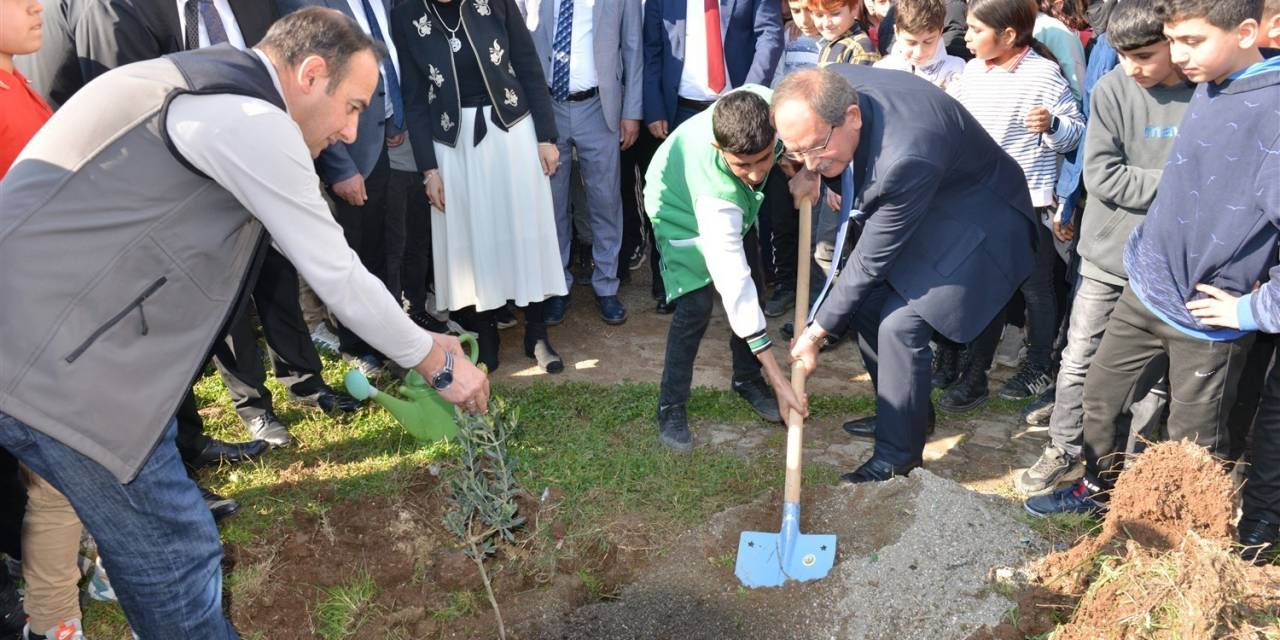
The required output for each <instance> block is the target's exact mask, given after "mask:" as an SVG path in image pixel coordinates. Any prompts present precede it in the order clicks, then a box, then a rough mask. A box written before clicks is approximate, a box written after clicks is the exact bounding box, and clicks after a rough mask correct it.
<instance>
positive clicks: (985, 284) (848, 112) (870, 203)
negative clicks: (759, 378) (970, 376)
mask: <svg viewBox="0 0 1280 640" xmlns="http://www.w3.org/2000/svg"><path fill="white" fill-rule="evenodd" d="M855 87H856V89H855ZM773 112H774V121H775V123H776V125H777V129H778V137H779V138H781V139H782V142H783V144H784V145H786V148H787V156H788V157H789V158H790V159H791V160H793V161H798V162H802V163H803V165H804V169H803V170H801V171H799V172H798V173H797V174H796V177H795V178H793V180H792V192H793V194H795V195H796V196H797V198H800V197H808V198H813V197H816V195H817V192H818V181H819V175H821V176H822V177H823V178H826V179H829V180H831V186H832V187H833V188H835V189H836V190H837V191H839V192H840V194H841V203H842V205H843V206H842V211H841V219H842V220H845V219H848V220H849V221H850V222H853V223H856V224H859V225H861V234H860V237H859V238H858V242H857V245H856V246H855V247H854V249H853V253H852V254H850V255H849V257H848V258H847V259H846V260H845V261H844V262H843V264H841V265H839V267H838V268H836V269H833V276H832V278H831V279H829V280H828V282H827V285H826V287H824V289H823V292H822V294H821V295H820V296H819V298H818V301H817V302H816V303H815V305H814V311H813V313H812V314H811V315H810V323H809V326H808V327H807V328H805V330H804V332H803V333H801V334H800V335H799V336H797V337H796V341H795V346H794V348H793V349H792V352H791V355H792V358H793V359H795V360H800V361H802V362H804V363H805V365H806V368H807V369H808V370H809V372H812V371H813V369H814V368H815V367H816V366H817V361H818V346H819V345H820V344H821V343H822V342H823V341H824V340H825V339H826V336H827V334H828V333H843V332H844V331H845V329H846V327H848V326H849V325H850V323H852V326H853V328H854V330H855V331H857V334H858V342H859V347H860V348H861V350H862V359H863V362H864V363H865V364H866V367H867V371H868V373H870V374H871V381H872V383H873V384H874V385H875V387H876V416H877V421H878V424H877V425H876V430H875V433H876V447H875V452H874V454H872V456H871V459H870V460H868V461H867V462H866V463H864V464H863V465H862V466H861V467H859V468H858V469H857V470H856V471H853V472H852V473H847V474H845V475H844V476H842V479H843V480H845V481H846V482H855V483H856V482H870V481H878V480H887V479H889V478H891V477H893V476H896V475H905V474H907V473H909V472H910V471H911V470H912V469H914V468H916V467H918V466H920V462H921V456H922V453H923V451H924V440H925V430H926V425H927V422H928V419H929V414H930V411H931V409H932V407H931V406H930V399H929V390H930V382H929V378H930V361H931V359H932V353H931V351H930V348H929V339H930V337H931V336H932V334H933V332H934V331H935V330H936V331H938V332H939V333H941V334H942V335H944V336H946V337H947V338H949V339H951V340H955V341H956V342H960V343H965V342H969V341H971V340H973V339H974V338H975V337H977V336H978V334H980V333H982V331H983V330H984V329H985V328H986V327H987V325H988V324H989V323H990V321H991V319H992V318H993V317H995V314H996V312H997V311H998V310H1000V309H1001V308H1003V307H1004V305H1005V303H1007V302H1008V301H1009V298H1010V297H1011V296H1012V295H1013V291H1014V289H1015V288H1017V285H1018V283H1020V282H1022V281H1023V280H1024V279H1025V278H1026V277H1027V276H1028V275H1029V274H1030V273H1031V256H1032V248H1033V242H1034V241H1035V240H1034V239H1035V237H1036V235H1035V226H1034V225H1035V224H1037V221H1036V219H1035V216H1034V213H1033V210H1032V207H1031V199H1030V195H1029V194H1028V193H1027V187H1026V181H1025V180H1024V179H1023V176H1022V171H1021V169H1019V168H1018V165H1017V163H1015V162H1014V160H1013V159H1012V158H1010V157H1009V156H1008V154H1006V153H1005V152H1004V151H1002V150H1001V149H1000V147H999V146H998V145H997V144H996V143H995V141H993V140H992V139H991V137H990V136H989V135H987V133H986V131H984V130H983V128H982V127H981V126H979V125H978V123H977V122H976V121H975V120H974V119H973V117H972V116H970V115H969V113H968V112H967V111H965V110H964V108H963V107H961V106H960V103H958V102H956V101H955V100H952V99H951V98H949V97H947V95H946V94H944V93H943V92H942V91H941V90H939V89H937V88H936V87H934V86H933V85H932V84H930V83H928V82H926V81H924V80H921V79H920V78H917V77H914V76H911V75H909V74H905V73H897V72H893V71H887V70H883V69H873V68H870V67H859V66H854V65H834V66H831V67H827V68H825V69H807V70H804V71H799V72H796V73H794V74H792V75H790V76H788V77H787V78H786V79H784V80H783V81H782V83H781V84H779V85H778V88H777V90H776V91H775V92H774V94H773ZM845 226H846V231H842V232H841V234H840V235H841V238H839V239H838V241H837V242H838V243H839V242H840V241H842V240H843V239H844V238H843V236H845V235H848V233H847V227H848V226H850V225H847V224H846V225H845ZM836 255H840V252H839V251H837V253H836Z"/></svg>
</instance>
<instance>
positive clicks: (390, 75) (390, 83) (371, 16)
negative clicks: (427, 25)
mask: <svg viewBox="0 0 1280 640" xmlns="http://www.w3.org/2000/svg"><path fill="white" fill-rule="evenodd" d="M360 4H361V5H363V6H364V18H365V20H368V21H369V35H371V36H373V39H374V40H377V41H378V42H379V43H382V44H384V45H385V44H386V41H385V40H383V39H382V27H381V26H379V25H378V14H376V13H374V12H373V5H371V4H369V0H360ZM382 75H383V76H385V77H386V81H387V96H388V97H390V98H391V114H390V117H391V125H392V126H393V127H395V129H396V130H397V131H403V130H404V100H403V98H401V97H400V79H399V78H397V77H396V67H395V65H394V64H392V63H391V58H390V57H386V58H383V59H382Z"/></svg>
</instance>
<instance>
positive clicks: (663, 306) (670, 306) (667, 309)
mask: <svg viewBox="0 0 1280 640" xmlns="http://www.w3.org/2000/svg"><path fill="white" fill-rule="evenodd" d="M653 310H654V311H656V312H658V315H660V316H669V315H671V314H673V313H675V312H676V303H675V302H674V301H672V302H667V300H666V298H663V299H661V300H659V301H658V304H657V306H655V307H654V309H653Z"/></svg>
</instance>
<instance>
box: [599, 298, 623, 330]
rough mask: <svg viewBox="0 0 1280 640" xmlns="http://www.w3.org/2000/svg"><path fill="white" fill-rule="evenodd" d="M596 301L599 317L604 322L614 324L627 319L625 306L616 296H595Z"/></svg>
mask: <svg viewBox="0 0 1280 640" xmlns="http://www.w3.org/2000/svg"><path fill="white" fill-rule="evenodd" d="M596 303H597V304H599V305H600V319H601V320H604V323H605V324H615V325H616V324H622V323H624V322H626V321H627V308H626V307H624V306H622V301H621V300H618V296H616V295H615V296H597V297H596Z"/></svg>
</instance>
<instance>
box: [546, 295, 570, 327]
mask: <svg viewBox="0 0 1280 640" xmlns="http://www.w3.org/2000/svg"><path fill="white" fill-rule="evenodd" d="M568 311H569V296H551V297H550V298H547V301H546V302H544V303H542V322H543V323H545V324H546V325H547V326H548V327H554V326H556V325H558V324H560V323H561V322H564V314H565V313H567V312H568Z"/></svg>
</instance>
